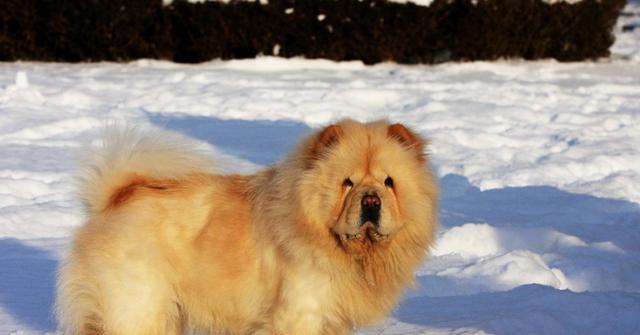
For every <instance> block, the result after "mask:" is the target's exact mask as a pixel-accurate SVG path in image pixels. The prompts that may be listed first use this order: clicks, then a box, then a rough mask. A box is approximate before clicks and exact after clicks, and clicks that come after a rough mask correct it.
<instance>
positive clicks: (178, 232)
mask: <svg viewBox="0 0 640 335" xmlns="http://www.w3.org/2000/svg"><path fill="white" fill-rule="evenodd" d="M424 143H425V142H424V141H423V140H422V139H421V138H420V137H419V136H417V135H416V134H414V133H413V132H411V131H410V130H408V129H407V128H406V127H404V126H402V125H399V124H393V125H390V124H388V123H386V122H384V121H379V122H374V123H368V124H362V123H357V122H354V121H349V120H346V121H342V122H340V123H338V124H335V125H332V126H329V127H327V128H325V129H324V130H322V131H319V132H317V133H316V134H313V135H312V136H310V137H309V138H308V139H306V140H305V141H304V142H303V143H302V144H301V145H300V146H299V147H298V148H297V150H295V151H294V152H293V153H292V154H291V155H290V156H289V157H288V158H286V159H285V160H284V161H283V162H281V163H279V164H277V165H275V166H273V167H271V168H267V169H266V170H264V171H262V172H260V173H258V174H256V175H251V176H240V175H219V174H215V173H212V171H211V169H210V164H209V161H208V159H207V157H206V156H205V155H202V154H199V153H197V152H196V150H195V149H194V148H195V147H194V146H192V145H191V144H190V142H189V141H187V140H185V139H184V138H182V137H180V136H178V135H175V134H171V133H153V134H146V135H145V134H142V135H141V134H139V133H136V132H132V131H124V132H120V133H117V134H112V135H110V136H109V137H108V138H107V140H106V143H105V146H104V148H102V149H101V150H100V151H98V152H96V153H95V154H94V156H93V158H92V159H91V161H90V163H89V164H88V166H87V169H86V174H85V175H84V179H83V180H84V184H83V186H82V195H83V199H84V201H85V203H86V208H87V214H88V221H87V223H86V225H84V226H83V227H81V228H80V229H79V230H78V232H77V234H76V236H75V240H74V242H73V246H72V249H71V252H70V255H69V257H68V259H67V261H66V262H65V264H64V265H63V266H62V268H61V270H60V278H59V284H58V300H57V310H58V316H59V320H60V325H61V327H62V328H63V329H64V330H65V331H66V332H67V333H69V334H83V335H89V334H104V335H107V334H108V335H134V334H135V335H143V334H145V335H158V334H182V333H184V332H186V331H189V330H197V331H204V332H209V333H211V334H280V335H284V334H295V335H315V334H332V335H334V334H350V333H352V331H353V329H354V328H355V327H358V326H362V325H368V324H371V323H373V322H376V321H378V320H380V319H381V318H383V317H384V316H385V315H386V314H387V313H389V312H390V310H391V309H392V308H393V306H394V305H395V304H396V303H397V301H398V299H399V297H400V296H401V294H402V292H403V289H404V288H405V287H406V285H408V284H410V283H411V282H412V281H413V272H414V270H415V268H416V266H417V265H419V264H420V263H421V261H422V260H423V258H424V257H425V255H426V252H427V248H428V246H429V244H430V243H431V241H432V239H433V234H434V229H435V227H436V212H437V208H436V207H437V188H436V184H435V182H434V179H433V177H432V174H431V172H430V171H429V167H428V164H427V160H426V157H425V155H424Z"/></svg>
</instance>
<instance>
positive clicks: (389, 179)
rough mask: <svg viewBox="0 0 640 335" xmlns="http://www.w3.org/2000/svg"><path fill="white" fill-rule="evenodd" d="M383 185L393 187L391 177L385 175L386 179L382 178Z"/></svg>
mask: <svg viewBox="0 0 640 335" xmlns="http://www.w3.org/2000/svg"><path fill="white" fill-rule="evenodd" d="M384 185H385V186H386V187H390V188H393V178H391V177H387V179H385V180H384Z"/></svg>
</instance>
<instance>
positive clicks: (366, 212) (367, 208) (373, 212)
mask: <svg viewBox="0 0 640 335" xmlns="http://www.w3.org/2000/svg"><path fill="white" fill-rule="evenodd" d="M360 204H361V211H360V224H365V223H367V222H371V223H373V224H374V225H377V224H378V221H379V220H380V205H381V204H382V201H381V200H380V197H378V196H377V195H376V194H367V195H365V196H363V197H362V201H361V202H360Z"/></svg>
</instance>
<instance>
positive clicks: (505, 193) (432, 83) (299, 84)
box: [0, 5, 640, 335]
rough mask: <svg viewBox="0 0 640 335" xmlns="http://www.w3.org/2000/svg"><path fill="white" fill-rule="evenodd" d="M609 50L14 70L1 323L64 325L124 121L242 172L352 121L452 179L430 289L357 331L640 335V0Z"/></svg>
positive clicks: (3, 144)
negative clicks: (100, 148) (554, 55)
mask: <svg viewBox="0 0 640 335" xmlns="http://www.w3.org/2000/svg"><path fill="white" fill-rule="evenodd" d="M626 12H628V13H635V15H630V16H626V17H624V18H623V22H621V23H620V25H619V27H618V32H617V34H618V41H617V43H616V45H615V46H614V48H613V52H614V55H613V56H612V57H611V59H609V60H602V61H600V62H597V63H572V64H560V63H556V62H553V61H542V62H522V61H509V62H496V63H483V62H478V63H466V64H444V65H439V66H435V67H430V66H398V65H392V64H383V65H377V66H373V67H367V66H364V65H362V64H360V63H357V62H352V63H338V64H336V63H332V62H328V61H309V60H283V59H277V58H263V59H258V60H244V61H231V62H211V63H207V64H202V65H177V64H172V63H167V62H157V61H146V60H145V61H138V62H134V63H131V64H107V63H101V64H78V65H68V64H46V63H0V334H45V333H55V329H56V327H55V323H54V321H53V320H52V318H51V314H50V308H51V305H52V302H53V287H54V276H55V269H56V266H57V263H58V260H59V259H60V255H61V254H62V253H64V250H65V248H67V246H68V243H69V236H70V234H71V233H72V231H73V229H74V228H75V227H77V226H78V225H80V224H81V223H82V222H83V216H82V213H81V210H80V206H79V203H78V201H77V200H76V199H75V198H74V196H73V185H74V180H73V176H74V171H75V170H76V159H77V156H78V152H79V151H80V149H81V148H82V147H83V146H84V145H86V144H88V143H92V142H94V141H97V136H98V133H99V130H100V129H101V128H102V126H103V125H104V124H105V123H107V122H109V121H113V120H118V121H124V122H127V123H136V124H141V125H143V126H150V127H165V128H170V129H176V130H179V131H182V132H184V133H186V134H188V135H190V136H192V137H195V138H198V139H200V140H202V141H203V142H205V143H206V144H207V145H208V146H209V147H210V148H211V151H212V153H213V154H215V155H216V156H217V157H219V159H218V160H219V161H220V162H221V166H222V168H224V169H225V170H228V171H239V172H251V171H255V170H256V169H258V168H259V167H261V166H264V165H267V164H269V163H271V162H274V161H276V160H278V159H279V158H281V157H282V155H283V154H284V153H285V152H287V150H288V149H289V148H290V147H291V145H292V144H293V143H295V142H296V141H297V139H299V138H300V136H302V135H303V134H306V133H307V132H309V131H310V130H311V129H312V128H314V127H318V126H321V125H324V124H326V123H328V122H331V121H333V120H337V119H339V118H342V117H351V118H355V119H359V120H373V119H377V118H382V117H389V118H391V119H392V120H394V121H399V122H405V123H407V124H409V125H411V126H413V127H414V128H415V129H416V130H418V131H420V132H421V133H422V134H424V135H425V136H428V137H429V138H430V139H431V142H432V145H431V147H430V151H431V157H432V161H433V164H434V166H435V168H436V170H437V171H438V174H439V176H440V177H441V179H440V182H441V185H442V188H443V191H444V194H443V197H442V208H441V221H442V227H441V230H440V232H439V240H438V245H437V246H436V247H435V248H434V250H433V256H432V257H431V258H430V260H429V261H428V262H427V263H426V264H424V266H422V267H421V268H420V269H419V271H418V281H419V284H420V285H419V287H417V288H416V289H414V290H412V291H410V292H408V294H407V298H406V299H405V300H404V302H403V303H402V304H401V305H400V306H399V307H398V309H397V311H396V312H395V313H394V315H393V316H392V317H390V318H389V319H387V320H386V321H385V322H384V323H382V324H380V325H378V326H376V327H372V328H369V329H364V330H361V331H360V334H500V335H502V334H640V242H639V241H640V28H637V29H635V30H634V31H631V32H626V33H622V32H621V30H622V25H623V24H627V25H634V24H635V25H640V6H638V5H635V6H629V7H628V8H627V10H626Z"/></svg>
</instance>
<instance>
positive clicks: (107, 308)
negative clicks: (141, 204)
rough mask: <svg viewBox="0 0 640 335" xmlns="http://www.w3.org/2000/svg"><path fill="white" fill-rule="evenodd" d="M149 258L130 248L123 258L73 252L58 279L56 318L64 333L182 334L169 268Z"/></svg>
mask: <svg viewBox="0 0 640 335" xmlns="http://www.w3.org/2000/svg"><path fill="white" fill-rule="evenodd" d="M146 250H148V249H146ZM87 254H90V255H89V257H87ZM147 256H148V255H147V252H145V251H144V250H143V251H142V252H140V253H136V252H130V253H127V254H125V255H124V256H122V257H128V260H126V261H124V260H123V259H122V258H120V257H121V256H120V255H118V254H113V253H112V254H108V255H106V254H104V253H101V252H100V251H99V248H94V249H91V251H89V252H85V253H82V254H78V253H72V255H71V262H69V263H67V265H66V266H64V267H63V268H62V270H61V273H60V277H59V281H58V300H57V311H58V319H59V321H60V326H61V328H62V329H63V331H64V332H65V334H69V335H159V334H167V335H179V334H182V330H183V329H182V328H183V322H182V321H183V320H182V313H181V310H180V307H179V304H178V300H177V297H176V295H175V291H174V290H173V287H172V285H171V282H170V280H169V278H167V272H166V271H165V269H164V268H163V267H162V265H161V262H158V261H157V259H156V261H155V262H154V259H153V258H150V257H147Z"/></svg>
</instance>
